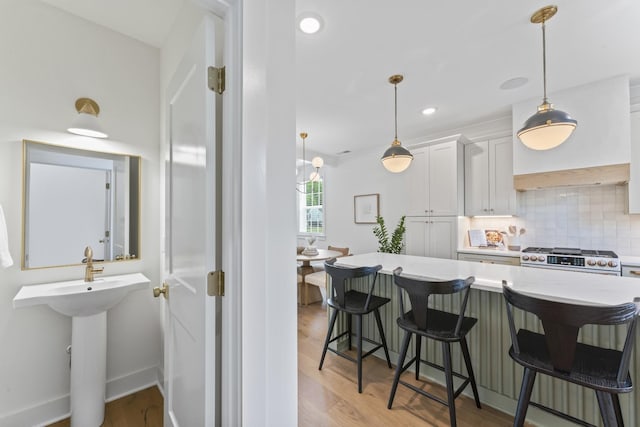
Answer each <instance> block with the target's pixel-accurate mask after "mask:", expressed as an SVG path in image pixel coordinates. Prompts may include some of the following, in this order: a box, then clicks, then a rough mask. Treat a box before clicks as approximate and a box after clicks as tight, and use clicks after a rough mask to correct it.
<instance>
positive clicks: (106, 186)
mask: <svg viewBox="0 0 640 427" xmlns="http://www.w3.org/2000/svg"><path fill="white" fill-rule="evenodd" d="M104 186H105V188H106V189H107V190H109V189H111V184H109V183H108V182H107V183H106V184H105V185H104Z"/></svg>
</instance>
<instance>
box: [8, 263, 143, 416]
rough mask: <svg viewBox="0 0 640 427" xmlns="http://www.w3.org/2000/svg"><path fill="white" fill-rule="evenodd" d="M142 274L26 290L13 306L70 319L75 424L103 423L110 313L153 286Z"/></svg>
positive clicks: (23, 288) (35, 286) (72, 401)
mask: <svg viewBox="0 0 640 427" xmlns="http://www.w3.org/2000/svg"><path fill="white" fill-rule="evenodd" d="M149 283H150V281H149V279H148V278H147V277H145V276H144V275H143V274H141V273H134V274H123V275H119V276H105V277H101V278H99V279H95V280H94V281H93V282H85V281H84V280H72V281H68V282H55V283H45V284H42V285H30V286H23V287H22V288H21V289H20V291H19V292H18V294H17V295H16V296H15V298H13V307H14V308H19V307H29V306H32V305H40V304H47V305H48V306H49V307H51V308H52V309H54V310H55V311H57V312H58V313H61V314H64V315H67V316H71V317H72V320H71V348H72V350H71V425H72V426H73V427H94V426H95V427H98V426H100V425H101V424H102V421H103V420H104V401H105V387H106V377H107V310H109V309H110V308H111V307H113V306H114V305H116V304H118V303H119V302H120V301H122V299H123V298H124V297H125V296H126V295H127V294H128V293H129V292H131V291H135V290H137V289H145V288H148V287H149Z"/></svg>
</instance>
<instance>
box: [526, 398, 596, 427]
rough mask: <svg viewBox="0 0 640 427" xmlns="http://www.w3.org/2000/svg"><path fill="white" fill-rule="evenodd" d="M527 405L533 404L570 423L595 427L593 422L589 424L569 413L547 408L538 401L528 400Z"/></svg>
mask: <svg viewBox="0 0 640 427" xmlns="http://www.w3.org/2000/svg"><path fill="white" fill-rule="evenodd" d="M529 405H531V406H535V407H536V408H538V409H541V410H543V411H545V412H548V413H550V414H553V415H555V416H556V417H560V418H563V419H565V420H567V421H571V422H572V423H575V424H578V425H581V426H585V427H596V426H595V425H594V424H589V423H588V422H586V421H583V420H581V419H580V418H576V417H572V416H571V415H569V414H565V413H564V412H560V411H558V410H555V409H553V408H549V407H548V406H544V405H541V404H540V403H536V402H531V401H529Z"/></svg>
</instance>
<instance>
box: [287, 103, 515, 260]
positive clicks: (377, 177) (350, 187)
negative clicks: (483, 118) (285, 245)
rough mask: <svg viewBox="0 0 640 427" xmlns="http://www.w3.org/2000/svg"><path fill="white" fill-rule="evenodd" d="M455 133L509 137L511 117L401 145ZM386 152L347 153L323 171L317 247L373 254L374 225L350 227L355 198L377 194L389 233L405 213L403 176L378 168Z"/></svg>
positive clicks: (480, 137) (380, 149)
mask: <svg viewBox="0 0 640 427" xmlns="http://www.w3.org/2000/svg"><path fill="white" fill-rule="evenodd" d="M459 133H461V134H463V135H464V136H466V137H467V138H469V139H470V140H472V141H479V140H483V139H488V138H490V137H498V136H505V135H510V134H511V117H510V116H505V117H502V118H499V119H495V120H492V121H488V122H481V123H475V124H472V125H469V126H465V127H461V128H457V129H451V131H445V132H439V133H437V134H425V136H423V137H420V138H414V139H412V140H408V141H406V142H405V141H403V145H404V146H406V147H408V148H409V149H411V148H412V146H413V145H416V144H420V143H423V142H425V141H430V140H434V139H438V138H443V137H445V136H449V135H454V134H459ZM386 148H387V147H378V148H374V149H371V150H368V151H365V152H357V153H351V154H350V155H349V156H345V157H342V158H341V159H340V162H339V163H338V164H337V165H335V166H328V167H326V168H323V174H324V175H325V177H326V178H325V179H326V184H325V188H326V196H325V197H326V214H325V215H326V224H327V227H326V239H325V241H323V242H322V241H321V242H318V244H317V246H318V247H325V246H327V245H333V246H348V247H349V248H350V249H351V252H352V253H354V254H358V253H365V252H375V251H377V249H378V242H377V239H376V237H375V236H374V235H373V227H374V226H375V224H355V223H354V220H353V196H355V195H359V194H371V193H379V194H380V215H382V216H383V217H384V219H385V224H386V225H387V228H388V229H389V230H390V232H392V231H393V229H394V228H395V226H396V225H397V223H398V221H399V219H400V217H401V216H402V215H403V214H405V213H406V207H405V206H404V204H405V200H406V194H405V192H406V191H407V185H406V179H407V178H406V174H404V173H399V174H394V173H391V172H388V171H387V170H386V169H385V168H384V167H383V166H382V162H381V161H380V157H381V156H382V153H384V150H385V149H386ZM410 167H412V166H410ZM299 244H301V245H303V244H304V241H303V240H299Z"/></svg>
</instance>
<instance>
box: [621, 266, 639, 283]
mask: <svg viewBox="0 0 640 427" xmlns="http://www.w3.org/2000/svg"><path fill="white" fill-rule="evenodd" d="M622 275H623V276H624V277H635V278H636V279H640V267H636V266H632V265H624V264H622Z"/></svg>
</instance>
